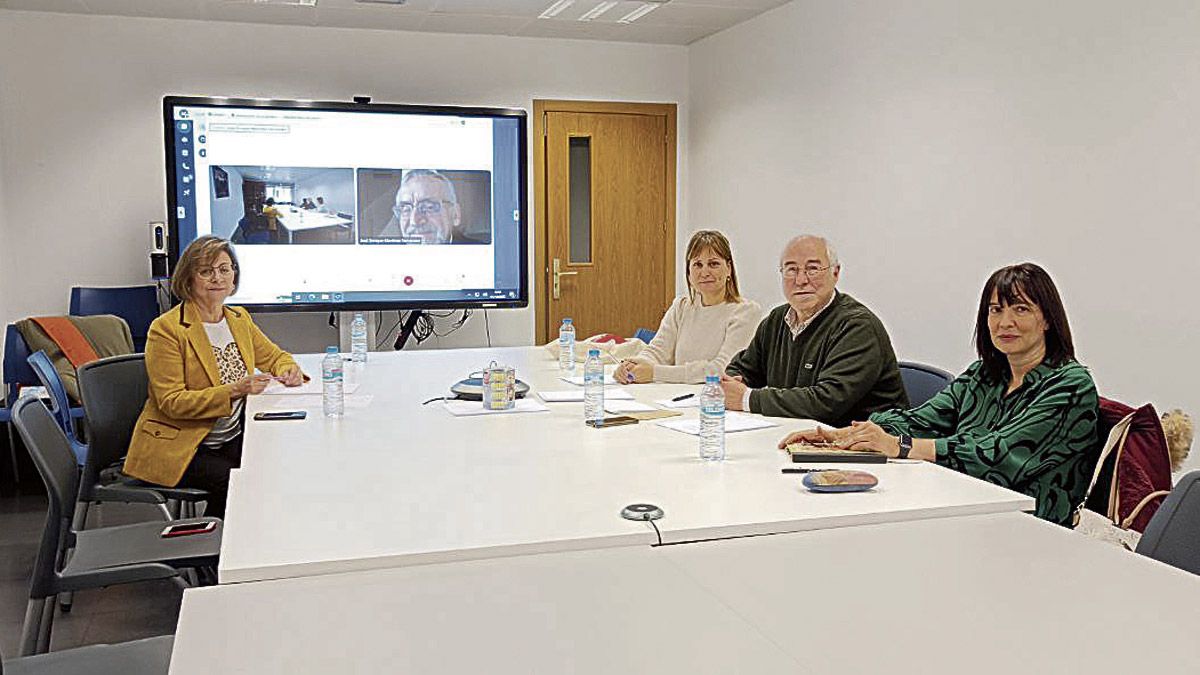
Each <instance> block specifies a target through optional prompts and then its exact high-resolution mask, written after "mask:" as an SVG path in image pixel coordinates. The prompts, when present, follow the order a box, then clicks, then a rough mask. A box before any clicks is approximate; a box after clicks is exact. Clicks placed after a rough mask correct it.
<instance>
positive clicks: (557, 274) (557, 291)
mask: <svg viewBox="0 0 1200 675" xmlns="http://www.w3.org/2000/svg"><path fill="white" fill-rule="evenodd" d="M561 267H562V261H561V260H559V259H558V258H555V259H554V264H553V267H552V270H553V275H554V299H555V300H558V299H559V298H561V297H562V284H561V283H560V282H559V279H560V278H562V277H573V276H575V275H577V274H579V272H563V271H560V270H561Z"/></svg>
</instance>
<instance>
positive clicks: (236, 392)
mask: <svg viewBox="0 0 1200 675" xmlns="http://www.w3.org/2000/svg"><path fill="white" fill-rule="evenodd" d="M271 379H272V378H271V376H270V375H264V374H263V373H258V374H257V375H248V376H246V377H243V378H242V379H240V380H238V381H237V382H234V383H233V384H231V385H229V393H230V397H231V398H244V397H246V396H249V395H250V394H261V393H262V391H263V389H266V388H267V385H268V384H270V383H271Z"/></svg>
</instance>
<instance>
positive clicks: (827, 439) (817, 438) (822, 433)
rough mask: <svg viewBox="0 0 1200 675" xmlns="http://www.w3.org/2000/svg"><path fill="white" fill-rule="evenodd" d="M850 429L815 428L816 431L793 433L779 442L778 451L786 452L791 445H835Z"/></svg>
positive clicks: (807, 430)
mask: <svg viewBox="0 0 1200 675" xmlns="http://www.w3.org/2000/svg"><path fill="white" fill-rule="evenodd" d="M849 431H850V427H846V428H845V429H826V428H825V427H817V428H816V429H805V430H803V431H793V432H792V433H790V434H788V435H787V436H784V438H783V440H782V441H779V449H780V450H786V449H787V446H789V445H791V444H792V443H812V444H813V445H822V444H825V443H836V442H837V439H838V438H839V437H840V436H842V435H844V434H846V433H848V432H849Z"/></svg>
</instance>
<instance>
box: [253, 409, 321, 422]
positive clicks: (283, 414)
mask: <svg viewBox="0 0 1200 675" xmlns="http://www.w3.org/2000/svg"><path fill="white" fill-rule="evenodd" d="M305 417H308V413H307V412H306V411H304V410H273V411H271V412H259V413H254V419H256V420H258V421H260V422H261V421H269V420H302V419H304V418H305Z"/></svg>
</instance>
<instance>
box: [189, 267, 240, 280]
mask: <svg viewBox="0 0 1200 675" xmlns="http://www.w3.org/2000/svg"><path fill="white" fill-rule="evenodd" d="M236 271H237V268H236V267H234V266H233V265H217V266H216V267H201V268H200V269H198V270H196V274H197V275H199V277H200V278H201V279H204V280H205V281H212V280H213V279H215V278H217V277H218V276H220V277H222V278H225V277H231V276H233V273H234V272H236Z"/></svg>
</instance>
